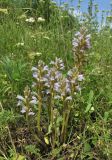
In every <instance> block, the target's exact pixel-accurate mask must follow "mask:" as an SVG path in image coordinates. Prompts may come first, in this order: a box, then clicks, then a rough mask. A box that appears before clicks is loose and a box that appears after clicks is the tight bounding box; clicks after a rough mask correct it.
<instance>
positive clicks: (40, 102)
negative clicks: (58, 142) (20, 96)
mask: <svg viewBox="0 0 112 160" xmlns="http://www.w3.org/2000/svg"><path fill="white" fill-rule="evenodd" d="M38 100H39V103H38V114H37V128H38V131H41V127H40V117H41V110H42V97H41V95H39V96H38Z"/></svg>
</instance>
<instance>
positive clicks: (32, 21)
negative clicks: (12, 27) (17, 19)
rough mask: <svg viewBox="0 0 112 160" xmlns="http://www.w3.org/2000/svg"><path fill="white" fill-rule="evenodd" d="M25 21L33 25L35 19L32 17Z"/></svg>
mask: <svg viewBox="0 0 112 160" xmlns="http://www.w3.org/2000/svg"><path fill="white" fill-rule="evenodd" d="M25 21H26V22H29V23H34V22H35V19H34V18H33V17H30V18H28V19H26V20H25Z"/></svg>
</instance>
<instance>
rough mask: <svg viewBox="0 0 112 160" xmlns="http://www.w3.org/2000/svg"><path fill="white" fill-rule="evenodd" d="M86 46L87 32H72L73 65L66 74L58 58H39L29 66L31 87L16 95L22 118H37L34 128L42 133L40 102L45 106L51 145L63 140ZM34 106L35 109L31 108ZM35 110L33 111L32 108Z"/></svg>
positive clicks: (47, 133)
mask: <svg viewBox="0 0 112 160" xmlns="http://www.w3.org/2000/svg"><path fill="white" fill-rule="evenodd" d="M89 48H90V35H87V34H86V31H85V30H84V29H81V31H80V32H77V33H76V34H75V38H74V39H73V51H74V54H75V55H76V57H77V62H76V65H75V67H73V68H72V69H70V70H69V71H68V72H67V73H66V75H65V74H63V71H64V68H65V66H64V63H63V61H62V60H61V59H60V58H56V59H55V60H54V61H51V62H50V64H49V66H48V65H46V64H45V63H44V62H43V61H41V60H39V62H38V65H37V66H36V67H32V74H33V84H32V88H31V90H30V89H29V87H26V88H25V90H24V96H21V95H18V96H17V99H18V106H21V107H22V108H21V113H22V114H26V118H27V119H28V117H29V116H34V117H35V118H36V122H37V130H38V132H39V133H42V129H43V124H42V118H43V119H44V116H43V114H42V113H43V111H44V104H45V106H46V110H47V115H48V116H47V122H46V133H44V138H46V137H47V139H48V142H49V144H50V145H51V147H52V149H53V148H55V146H56V145H58V144H63V143H65V142H66V140H67V127H68V123H69V118H70V113H71V110H72V107H73V106H74V99H75V96H76V94H77V93H78V92H80V91H81V86H80V83H81V82H82V81H83V80H84V75H83V74H82V73H81V70H80V69H81V65H83V59H82V58H84V53H85V51H86V50H87V49H89ZM35 107H36V108H37V110H35V109H34V108H35ZM34 110H35V112H34ZM43 141H44V140H43Z"/></svg>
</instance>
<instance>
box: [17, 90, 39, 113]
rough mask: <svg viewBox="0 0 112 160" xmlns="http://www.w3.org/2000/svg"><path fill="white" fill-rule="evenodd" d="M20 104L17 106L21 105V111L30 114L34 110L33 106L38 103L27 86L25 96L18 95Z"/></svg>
mask: <svg viewBox="0 0 112 160" xmlns="http://www.w3.org/2000/svg"><path fill="white" fill-rule="evenodd" d="M17 99H18V100H19V101H18V104H17V106H21V107H22V109H21V113H23V114H24V113H26V115H29V113H30V112H32V109H31V108H32V106H34V105H36V104H37V99H36V97H35V98H34V96H32V97H31V91H30V89H29V87H26V88H25V90H24V96H21V95H18V96H17ZM30 115H33V114H30Z"/></svg>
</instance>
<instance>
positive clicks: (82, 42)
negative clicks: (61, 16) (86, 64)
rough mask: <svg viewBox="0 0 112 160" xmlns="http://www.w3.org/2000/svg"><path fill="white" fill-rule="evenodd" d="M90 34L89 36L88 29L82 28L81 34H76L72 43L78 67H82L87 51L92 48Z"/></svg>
mask: <svg viewBox="0 0 112 160" xmlns="http://www.w3.org/2000/svg"><path fill="white" fill-rule="evenodd" d="M90 38H91V36H90V34H87V29H86V28H84V27H82V28H81V29H80V32H77V33H75V36H74V39H73V41H72V45H73V52H74V58H76V60H77V67H80V66H81V65H82V63H83V61H84V54H85V51H86V50H88V49H90V48H91V43H90Z"/></svg>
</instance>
